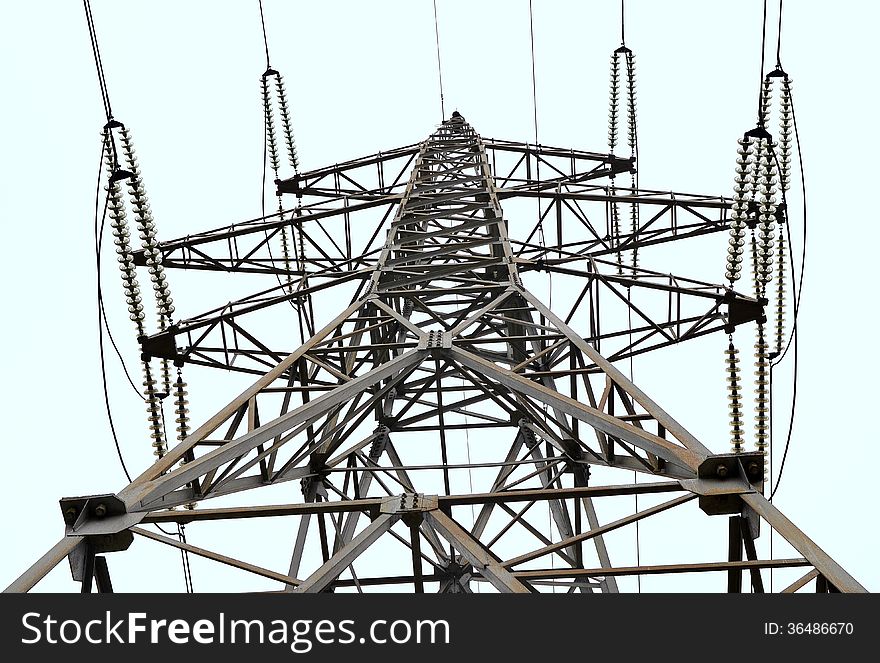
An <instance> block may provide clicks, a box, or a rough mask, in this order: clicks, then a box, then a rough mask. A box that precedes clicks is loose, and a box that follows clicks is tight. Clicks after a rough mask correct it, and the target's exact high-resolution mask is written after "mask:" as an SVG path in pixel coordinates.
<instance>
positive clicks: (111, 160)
mask: <svg viewBox="0 0 880 663" xmlns="http://www.w3.org/2000/svg"><path fill="white" fill-rule="evenodd" d="M103 139H104V157H105V162H106V165H107V170H108V172H109V173H110V174H111V175H112V174H113V172H114V171H115V170H116V168H117V166H118V164H117V159H116V154H115V150H114V149H113V146H112V137H111V136H110V133H109V131H108V132H106V133H105V134H104V136H103ZM105 190H106V191H107V208H108V210H109V216H110V227H111V229H112V231H113V243H114V244H115V245H116V256H117V257H116V259H117V262H118V265H119V272H120V276H121V277H122V290H123V293H124V295H125V301H126V303H127V304H128V314H129V318H131V321H132V322H134V324H135V327H136V329H137V335H138V336H143V335H144V331H145V330H144V306H143V302H142V301H141V296H140V288H139V287H138V281H137V276H136V274H135V264H134V257H133V256H132V252H131V244H130V242H129V238H130V236H131V233H130V231H129V229H128V221H127V219H126V213H125V203H124V200H123V196H122V191H121V190H120V186H119V181H111V182H110V183H109V184H108V185H107V186H106V188H105Z"/></svg>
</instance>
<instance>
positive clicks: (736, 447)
mask: <svg viewBox="0 0 880 663" xmlns="http://www.w3.org/2000/svg"><path fill="white" fill-rule="evenodd" d="M738 354H739V350H737V349H736V348H735V347H734V345H733V338H732V337H731V339H730V342H729V344H728V346H727V350H726V351H725V364H726V367H727V400H728V408H729V410H730V444H731V445H732V451H733V453H742V451H743V444H744V442H745V439H744V430H743V410H742V386H741V384H742V383H741V379H740V368H739V357H738V356H737V355H738Z"/></svg>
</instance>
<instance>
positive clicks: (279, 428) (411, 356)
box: [130, 349, 426, 509]
mask: <svg viewBox="0 0 880 663" xmlns="http://www.w3.org/2000/svg"><path fill="white" fill-rule="evenodd" d="M425 354H426V351H423V350H416V349H413V350H408V351H406V352H405V353H403V354H401V355H399V356H398V357H396V358H395V359H392V360H391V361H389V362H388V363H386V364H383V365H381V366H378V367H376V368H374V369H372V370H371V371H369V372H368V373H365V374H364V375H362V376H360V377H358V378H355V379H353V380H351V381H350V382H347V383H346V384H344V385H340V386H339V387H338V388H337V389H334V390H333V391H331V392H327V393H324V394H322V395H320V396H318V397H317V398H316V399H314V400H312V401H309V402H308V403H305V404H303V405H301V406H300V407H298V408H296V409H295V410H292V411H290V412H288V413H287V414H284V415H282V416H280V417H278V418H277V419H275V420H273V421H270V422H267V423H265V424H263V425H262V426H261V427H260V428H258V429H256V430H253V431H251V432H249V433H246V434H245V435H243V436H241V437H240V438H238V439H237V440H233V441H230V442H229V443H227V444H225V445H224V446H222V447H219V448H217V449H215V450H214V451H211V452H210V453H207V454H205V455H204V456H202V457H200V458H197V459H195V460H193V461H191V462H188V463H186V464H185V465H183V466H182V467H180V468H178V469H176V470H174V471H172V472H169V473H168V474H165V475H164V476H160V477H158V478H156V479H154V480H152V481H149V482H147V483H146V484H145V485H144V486H142V487H140V490H139V491H138V493H137V494H136V495H132V496H131V498H130V499H131V500H132V502H133V503H137V502H140V503H141V504H142V505H148V504H149V503H151V502H155V501H157V500H161V498H162V497H163V496H165V495H167V494H169V493H170V492H171V491H173V490H174V489H175V488H180V487H181V486H183V485H185V484H187V483H189V482H190V481H192V480H193V479H196V478H197V477H200V476H202V475H204V474H206V473H207V472H209V471H210V470H212V469H216V468H219V467H220V466H222V465H224V464H225V463H228V462H230V461H232V460H234V459H235V458H238V457H240V456H242V455H243V454H245V453H247V452H248V451H251V450H252V449H254V448H256V447H257V446H258V445H260V444H262V443H264V442H266V441H268V440H270V439H272V438H273V437H275V436H277V435H279V434H280V433H283V432H284V431H286V430H289V429H291V428H293V427H295V426H298V425H300V424H302V423H305V422H307V421H309V420H314V419H316V418H318V417H320V416H322V415H323V414H325V413H327V412H328V411H330V410H331V409H332V408H334V407H336V406H337V405H339V404H341V403H344V402H345V401H347V400H349V399H350V398H352V397H354V396H355V395H357V394H358V393H360V392H361V391H363V390H364V389H366V388H368V387H370V386H372V385H374V384H376V383H377V382H379V381H381V380H384V379H386V378H388V377H390V376H391V375H393V374H395V373H396V372H397V371H399V370H402V369H405V368H407V367H409V366H412V365H414V364H416V363H419V362H421V361H422V359H423V357H424V356H425ZM156 508H161V505H157V507H156ZM148 509H149V507H148Z"/></svg>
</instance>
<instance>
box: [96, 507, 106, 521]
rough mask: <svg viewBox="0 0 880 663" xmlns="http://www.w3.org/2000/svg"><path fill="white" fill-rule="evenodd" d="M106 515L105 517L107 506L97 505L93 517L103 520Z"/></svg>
mask: <svg viewBox="0 0 880 663" xmlns="http://www.w3.org/2000/svg"><path fill="white" fill-rule="evenodd" d="M106 515H107V505H106V504H99V505H98V506H96V507H95V517H97V518H103V517H104V516H106Z"/></svg>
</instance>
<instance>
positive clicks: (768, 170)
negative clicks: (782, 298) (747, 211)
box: [755, 139, 776, 297]
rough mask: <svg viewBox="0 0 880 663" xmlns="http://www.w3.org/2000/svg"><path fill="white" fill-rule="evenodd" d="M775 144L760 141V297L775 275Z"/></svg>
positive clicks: (757, 291)
mask: <svg viewBox="0 0 880 663" xmlns="http://www.w3.org/2000/svg"><path fill="white" fill-rule="evenodd" d="M773 149H774V145H773V144H772V143H771V142H770V141H769V140H766V139H761V140H760V143H759V149H758V152H759V155H760V156H759V158H760V160H759V163H758V167H759V178H758V194H759V199H758V202H759V206H758V211H759V215H758V233H757V238H758V242H757V244H758V246H757V264H756V271H755V282H756V289H755V293H756V295H757V296H759V297H763V296H764V292H765V286H766V284H767V283H768V282H769V281H770V280H771V278H772V277H773V249H774V247H773V243H774V238H775V235H774V230H775V223H774V222H775V221H776V197H775V193H776V177H775V176H774V173H775V164H774V163H773Z"/></svg>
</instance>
